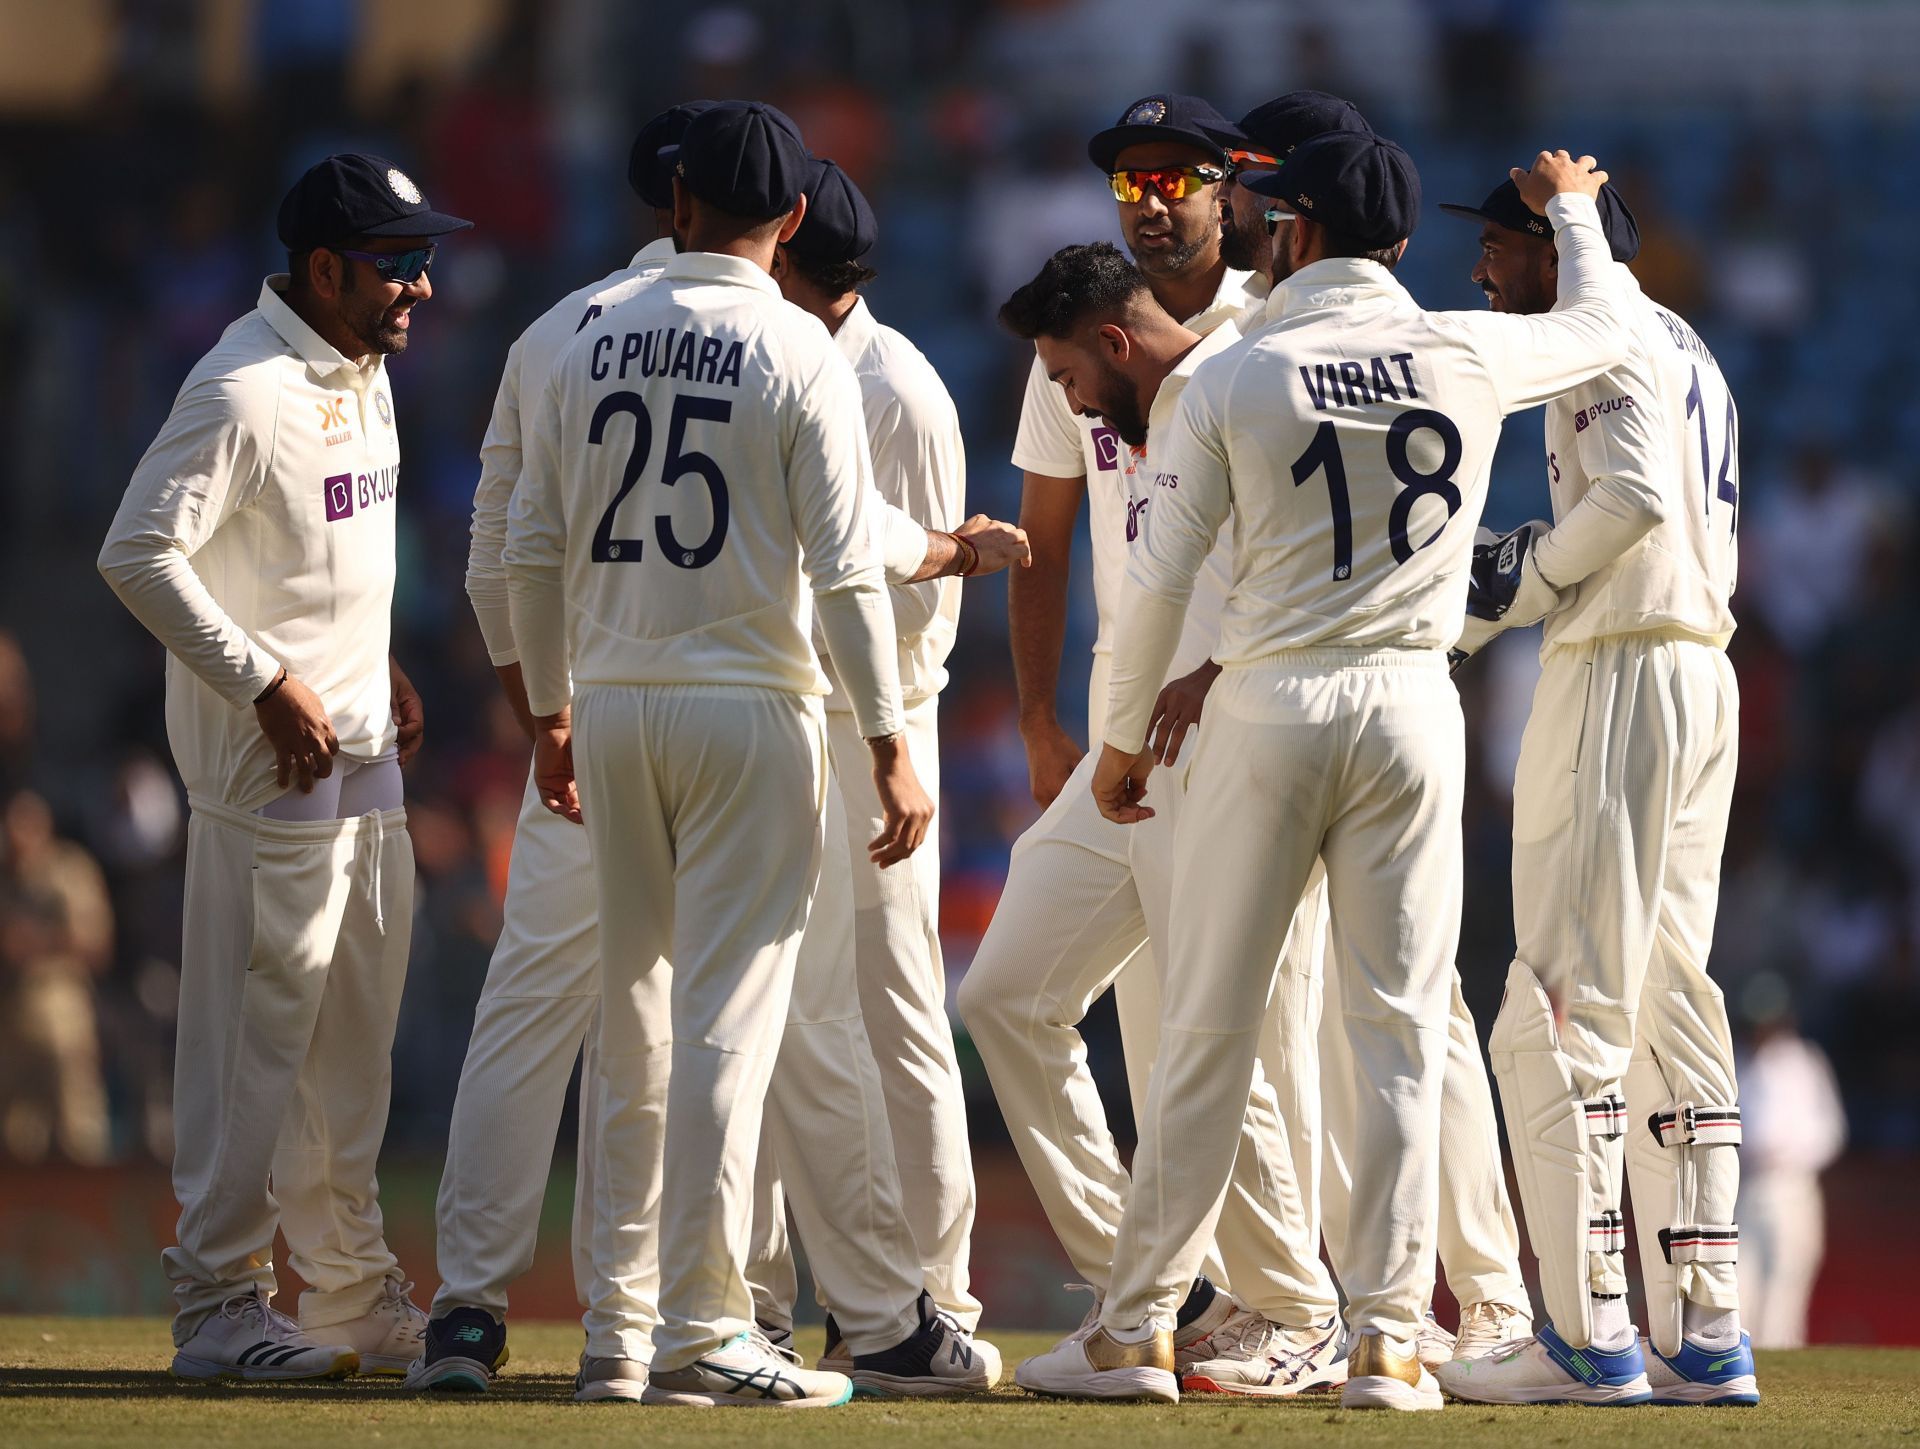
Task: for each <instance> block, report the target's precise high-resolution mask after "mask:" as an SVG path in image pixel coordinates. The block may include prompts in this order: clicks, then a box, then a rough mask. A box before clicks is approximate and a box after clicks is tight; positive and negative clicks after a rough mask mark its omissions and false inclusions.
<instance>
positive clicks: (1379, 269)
mask: <svg viewBox="0 0 1920 1449" xmlns="http://www.w3.org/2000/svg"><path fill="white" fill-rule="evenodd" d="M1380 296H1385V297H1396V298H1400V299H1403V300H1405V301H1409V302H1411V301H1412V300H1413V294H1412V293H1410V292H1409V291H1407V289H1406V288H1405V287H1403V286H1401V285H1400V283H1399V282H1398V281H1397V280H1396V279H1395V277H1394V275H1393V273H1392V272H1390V271H1388V270H1387V269H1386V268H1385V267H1383V266H1381V265H1380V263H1378V262H1370V261H1368V260H1367V259H1366V258H1365V257H1327V258H1325V259H1324V260H1322V261H1317V262H1309V263H1307V265H1306V266H1304V267H1302V268H1301V269H1300V270H1299V271H1297V272H1295V273H1294V274H1293V275H1292V276H1290V277H1288V278H1287V279H1286V281H1284V282H1282V283H1281V284H1280V285H1279V286H1277V287H1275V288H1274V289H1273V293H1272V295H1271V296H1269V297H1268V298H1267V306H1266V310H1265V311H1264V312H1263V313H1262V319H1263V320H1264V321H1267V322H1274V321H1277V320H1279V319H1280V318H1282V317H1287V316H1291V315H1292V314H1293V313H1295V312H1304V311H1306V310H1308V309H1309V308H1314V307H1338V306H1341V305H1343V304H1345V303H1348V302H1354V301H1358V300H1359V299H1360V298H1362V297H1380Z"/></svg>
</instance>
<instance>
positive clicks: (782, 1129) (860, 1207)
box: [746, 742, 935, 1353]
mask: <svg viewBox="0 0 1920 1449" xmlns="http://www.w3.org/2000/svg"><path fill="white" fill-rule="evenodd" d="M908 748H909V753H910V754H913V753H914V752H913V749H912V746H911V744H910V745H909V747H908ZM860 755H861V757H862V762H863V763H864V766H865V774H866V776H867V778H868V779H869V780H870V779H871V778H872V774H873V765H872V759H873V756H872V752H871V751H870V750H869V749H868V748H867V746H866V745H865V743H864V742H863V743H862V744H861V746H860ZM919 768H920V761H919V758H918V756H917V754H914V769H915V771H916V772H918V771H919ZM922 783H923V784H924V783H927V782H926V780H925V777H924V776H923V777H922ZM843 793H844V792H843V791H842V789H841V785H840V781H839V780H838V778H837V777H836V776H835V774H834V772H833V771H832V769H831V768H830V769H829V780H828V785H827V798H826V813H825V821H824V832H823V838H824V846H823V848H822V850H821V862H820V883H819V886H818V888H817V889H816V891H815V892H814V898H813V909H812V911H811V913H810V914H809V915H808V917H807V932H806V938H805V939H804V940H803V941H802V942H801V945H800V958H799V961H798V963H797V965H796V966H795V968H794V982H793V1001H792V1004H791V1006H790V1007H789V1008H788V1011H787V1031H786V1036H785V1037H784V1038H783V1039H782V1041H781V1043H780V1058H779V1061H778V1062H777V1063H776V1064H775V1065H774V1069H773V1083H772V1087H771V1090H770V1091H769V1092H768V1094H767V1110H766V1119H765V1124H764V1131H763V1134H762V1137H761V1142H760V1158H759V1162H758V1164H757V1170H756V1173H755V1183H754V1194H753V1211H754V1220H753V1233H752V1238H751V1240H750V1245H749V1250H748V1255H747V1270H746V1271H747V1282H748V1285H749V1286H750V1287H751V1288H752V1290H753V1303H754V1317H755V1318H756V1319H758V1320H759V1321H760V1322H762V1323H764V1324H768V1325H770V1326H774V1327H784V1328H789V1329H790V1328H791V1327H792V1326H793V1306H794V1296H795V1294H796V1292H797V1287H796V1283H797V1274H796V1272H795V1269H794V1264H793V1252H792V1245H791V1243H790V1241H789V1239H788V1235H787V1231H786V1209H787V1206H788V1205H791V1207H792V1209H793V1218H794V1225H795V1226H796V1227H797V1228H798V1230H799V1234H800V1241H801V1242H802V1243H803V1244H804V1245H805V1247H806V1250H807V1261H808V1263H809V1264H810V1265H811V1267H812V1269H813V1278H814V1287H815V1290H816V1292H817V1294H818V1296H819V1299H820V1302H821V1304H822V1305H823V1306H824V1307H825V1308H826V1309H827V1310H828V1312H830V1313H832V1314H833V1316H834V1322H835V1323H836V1324H837V1325H838V1326H839V1329H840V1333H841V1336H842V1338H843V1339H844V1341H845V1343H846V1345H847V1348H848V1349H849V1350H850V1351H851V1352H853V1353H879V1352H881V1351H882V1350H883V1349H888V1348H892V1347H893V1346H894V1345H895V1344H897V1343H899V1342H900V1341H901V1340H903V1339H905V1338H907V1337H908V1336H909V1335H911V1334H912V1333H913V1332H914V1330H915V1329H917V1328H918V1327H919V1326H920V1315H919V1311H918V1303H919V1298H920V1292H921V1288H922V1286H923V1275H922V1272H921V1267H920V1257H919V1254H918V1252H917V1251H916V1249H915V1247H914V1238H913V1231H912V1228H911V1226H910V1225H909V1223H908V1220H907V1212H906V1207H905V1196H904V1194H903V1192H902V1184H901V1180H900V1172H899V1169H898V1167H897V1166H896V1163H895V1158H894V1145H893V1134H892V1132H891V1131H890V1130H889V1124H888V1120H887V1101H886V1093H885V1089H884V1088H883V1086H882V1084H881V1082H882V1076H881V1071H880V1067H879V1065H878V1064H877V1063H876V1062H875V1060H874V1052H873V1047H872V1045H871V1043H870V1042H869V1040H868V1033H867V1027H866V1024H865V1022H864V1021H863V1019H862V1014H861V1000H860V987H859V983H858V981H857V980H856V968H855V965H854V887H853V874H854V869H855V867H854V864H853V861H852V858H851V857H850V855H849V854H848V852H847V851H846V850H845V849H844V848H843V842H844V841H845V840H846V838H847V819H846V807H845V803H844V800H843ZM877 833H878V827H877V826H876V827H875V830H874V831H873V832H871V833H869V834H868V835H867V836H866V837H864V838H863V840H862V841H861V845H862V851H861V854H862V857H863V858H864V856H865V853H866V852H865V848H864V847H865V844H866V841H867V840H871V839H872V838H873V835H874V834H877ZM930 848H935V847H934V843H933V842H932V841H926V842H923V843H922V844H921V846H920V851H925V850H928V849H930ZM920 851H916V852H915V853H914V856H910V857H908V859H906V860H904V861H901V862H900V863H899V864H897V865H893V866H890V867H888V870H889V872H892V871H904V870H906V869H907V868H908V867H909V866H910V865H911V864H912V862H913V860H914V859H915V858H916V857H917V856H918V855H919V853H920Z"/></svg>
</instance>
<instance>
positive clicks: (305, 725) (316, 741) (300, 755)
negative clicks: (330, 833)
mask: <svg viewBox="0 0 1920 1449" xmlns="http://www.w3.org/2000/svg"><path fill="white" fill-rule="evenodd" d="M253 715H254V718H255V719H257V720H259V721H260V733H262V734H263V735H265V736H266V737H267V742H268V743H269V744H271V745H272V746H273V762H274V767H275V768H274V774H275V777H276V778H277V779H278V780H279V781H280V788H281V789H283V790H284V789H286V787H287V783H288V781H292V782H293V783H294V784H295V785H297V786H298V787H299V789H300V793H301V794H302V795H311V794H312V793H313V782H314V781H315V780H324V779H326V778H327V776H329V775H331V774H332V773H333V757H334V756H335V755H337V754H339V753H340V739H339V736H337V735H335V734H334V732H333V721H332V720H330V719H328V718H327V711H326V710H325V708H323V707H322V705H321V703H320V696H319V695H317V694H315V693H314V692H313V691H312V690H311V689H308V688H307V687H306V685H304V684H302V683H301V682H300V681H299V680H297V679H295V678H294V677H293V676H292V675H291V674H289V675H288V676H287V677H286V679H285V680H284V681H282V683H281V685H280V687H279V688H278V689H276V690H274V692H273V693H272V694H270V695H268V696H267V698H266V699H265V700H264V701H263V702H261V703H259V704H256V705H255V706H254V707H253Z"/></svg>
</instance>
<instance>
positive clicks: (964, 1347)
mask: <svg viewBox="0 0 1920 1449" xmlns="http://www.w3.org/2000/svg"><path fill="white" fill-rule="evenodd" d="M918 1307H919V1313H920V1326H919V1328H917V1329H915V1330H914V1331H913V1332H912V1333H911V1334H909V1335H908V1336H907V1337H906V1338H904V1339H902V1340H901V1341H900V1342H899V1343H896V1344H895V1345H894V1346H893V1347H892V1348H889V1349H885V1350H882V1351H881V1352H879V1353H862V1354H855V1355H853V1373H852V1375H851V1377H852V1379H853V1391H854V1393H855V1394H858V1395H863V1396H872V1397H875V1398H885V1399H934V1398H951V1397H954V1396H956V1395H960V1394H984V1393H986V1392H987V1391H988V1390H989V1389H991V1388H992V1387H993V1386H994V1385H995V1384H997V1383H999V1382H1000V1350H999V1349H997V1348H995V1347H994V1346H993V1345H992V1344H990V1343H988V1342H987V1341H986V1340H985V1339H978V1338H975V1337H974V1336H973V1335H972V1334H970V1333H968V1332H967V1331H966V1330H965V1329H964V1328H962V1327H961V1326H960V1324H959V1321H958V1320H957V1319H955V1318H954V1316H953V1315H952V1314H950V1313H945V1312H942V1311H941V1310H940V1309H938V1308H936V1307H935V1306H934V1302H933V1299H932V1298H931V1297H929V1296H928V1295H927V1294H925V1293H922V1294H921V1295H920V1301H919V1305H918Z"/></svg>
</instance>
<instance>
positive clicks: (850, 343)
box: [833, 297, 880, 362]
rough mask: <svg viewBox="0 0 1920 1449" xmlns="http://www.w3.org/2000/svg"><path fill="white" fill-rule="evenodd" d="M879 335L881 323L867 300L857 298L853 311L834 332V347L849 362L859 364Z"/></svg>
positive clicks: (841, 321) (842, 319)
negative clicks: (869, 308) (868, 306)
mask: <svg viewBox="0 0 1920 1449" xmlns="http://www.w3.org/2000/svg"><path fill="white" fill-rule="evenodd" d="M879 333H880V323H879V321H878V320H877V319H876V318H875V317H874V315H873V313H872V312H871V311H869V310H868V308H867V299H866V298H865V297H856V298H854V301H853V310H852V311H850V312H848V313H847V315H846V316H844V317H842V318H841V319H840V326H839V327H838V328H837V329H835V331H834V334H833V345H834V346H835V347H837V348H839V349H840V355H841V356H842V357H844V358H846V359H847V361H848V362H858V361H859V360H860V359H861V357H862V356H864V355H865V353H866V350H867V348H868V347H870V346H872V345H873V339H874V338H875V337H877V336H878V335H879Z"/></svg>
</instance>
